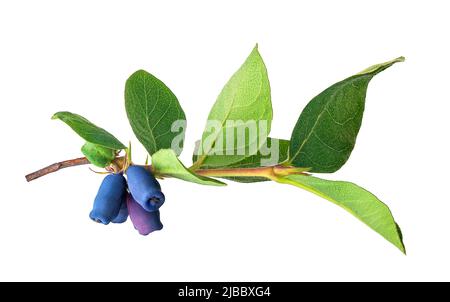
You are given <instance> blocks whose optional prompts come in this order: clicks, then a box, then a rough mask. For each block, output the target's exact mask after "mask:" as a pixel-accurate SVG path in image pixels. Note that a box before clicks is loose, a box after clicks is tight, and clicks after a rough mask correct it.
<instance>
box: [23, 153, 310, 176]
mask: <svg viewBox="0 0 450 302" xmlns="http://www.w3.org/2000/svg"><path fill="white" fill-rule="evenodd" d="M123 163H124V157H123V156H120V157H117V158H116V159H115V160H114V162H113V164H114V166H116V167H119V168H121V167H122V166H123ZM87 164H89V161H88V160H87V158H86V157H80V158H74V159H69V160H65V161H61V162H57V163H54V164H51V165H50V166H47V167H45V168H42V169H39V170H37V171H35V172H33V173H30V174H28V175H26V176H25V178H26V180H27V181H28V182H30V181H32V180H35V179H37V178H39V177H42V176H45V175H47V174H50V173H53V172H56V171H59V170H61V169H64V168H69V167H75V166H81V165H87ZM146 167H148V168H149V169H151V166H149V165H146ZM154 172H155V174H156V175H157V174H158V171H154ZM194 172H195V173H196V174H199V175H202V176H209V177H265V178H268V179H272V180H275V179H276V178H277V177H279V176H286V175H291V174H303V175H306V172H307V169H304V168H295V167H285V166H282V165H275V166H268V167H257V168H226V169H197V170H195V171H194Z"/></svg>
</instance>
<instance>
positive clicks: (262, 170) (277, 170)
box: [195, 165, 308, 180]
mask: <svg viewBox="0 0 450 302" xmlns="http://www.w3.org/2000/svg"><path fill="white" fill-rule="evenodd" d="M307 170H308V169H304V168H296V167H285V166H281V165H275V166H268V167H257V168H224V169H198V170H195V173H196V174H199V175H202V176H208V177H265V178H268V179H271V180H277V179H278V178H279V177H280V176H286V175H290V174H303V175H307V174H306V173H305V172H306V171H307Z"/></svg>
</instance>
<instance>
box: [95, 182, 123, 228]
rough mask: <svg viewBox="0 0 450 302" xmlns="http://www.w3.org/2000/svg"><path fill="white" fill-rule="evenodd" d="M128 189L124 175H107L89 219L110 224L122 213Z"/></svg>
mask: <svg viewBox="0 0 450 302" xmlns="http://www.w3.org/2000/svg"><path fill="white" fill-rule="evenodd" d="M126 187H127V184H126V180H125V177H124V176H123V175H122V174H109V175H107V176H106V177H105V178H104V179H103V181H102V183H101V185H100V188H99V190H98V193H97V196H96V197H95V200H94V206H93V208H92V211H91V213H90V214H89V217H90V218H91V219H92V220H94V221H96V222H99V223H103V224H108V223H110V222H111V221H112V220H113V219H114V218H116V217H117V215H118V214H119V212H120V208H121V205H122V203H123V202H124V199H125V198H126Z"/></svg>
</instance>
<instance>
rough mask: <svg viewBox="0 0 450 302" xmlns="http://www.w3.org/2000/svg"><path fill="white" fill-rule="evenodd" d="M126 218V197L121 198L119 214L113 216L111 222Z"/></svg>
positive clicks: (120, 221) (123, 220)
mask: <svg viewBox="0 0 450 302" xmlns="http://www.w3.org/2000/svg"><path fill="white" fill-rule="evenodd" d="M127 218H128V208H127V200H126V197H124V198H123V199H122V205H121V206H120V210H119V214H117V216H116V218H114V219H113V220H112V221H111V222H112V223H124V222H125V221H127Z"/></svg>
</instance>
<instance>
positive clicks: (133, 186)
mask: <svg viewBox="0 0 450 302" xmlns="http://www.w3.org/2000/svg"><path fill="white" fill-rule="evenodd" d="M127 179H128V189H129V190H130V193H131V195H133V198H134V200H136V201H137V202H138V203H139V204H140V205H141V206H142V207H143V208H144V209H145V210H146V211H149V212H152V211H156V210H157V209H159V208H160V207H161V206H162V205H163V203H164V201H165V197H164V194H163V193H162V192H161V186H160V185H159V183H158V181H157V180H156V178H155V176H153V174H152V173H151V172H150V171H149V170H147V169H145V168H144V167H141V166H130V167H128V169H127Z"/></svg>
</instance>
